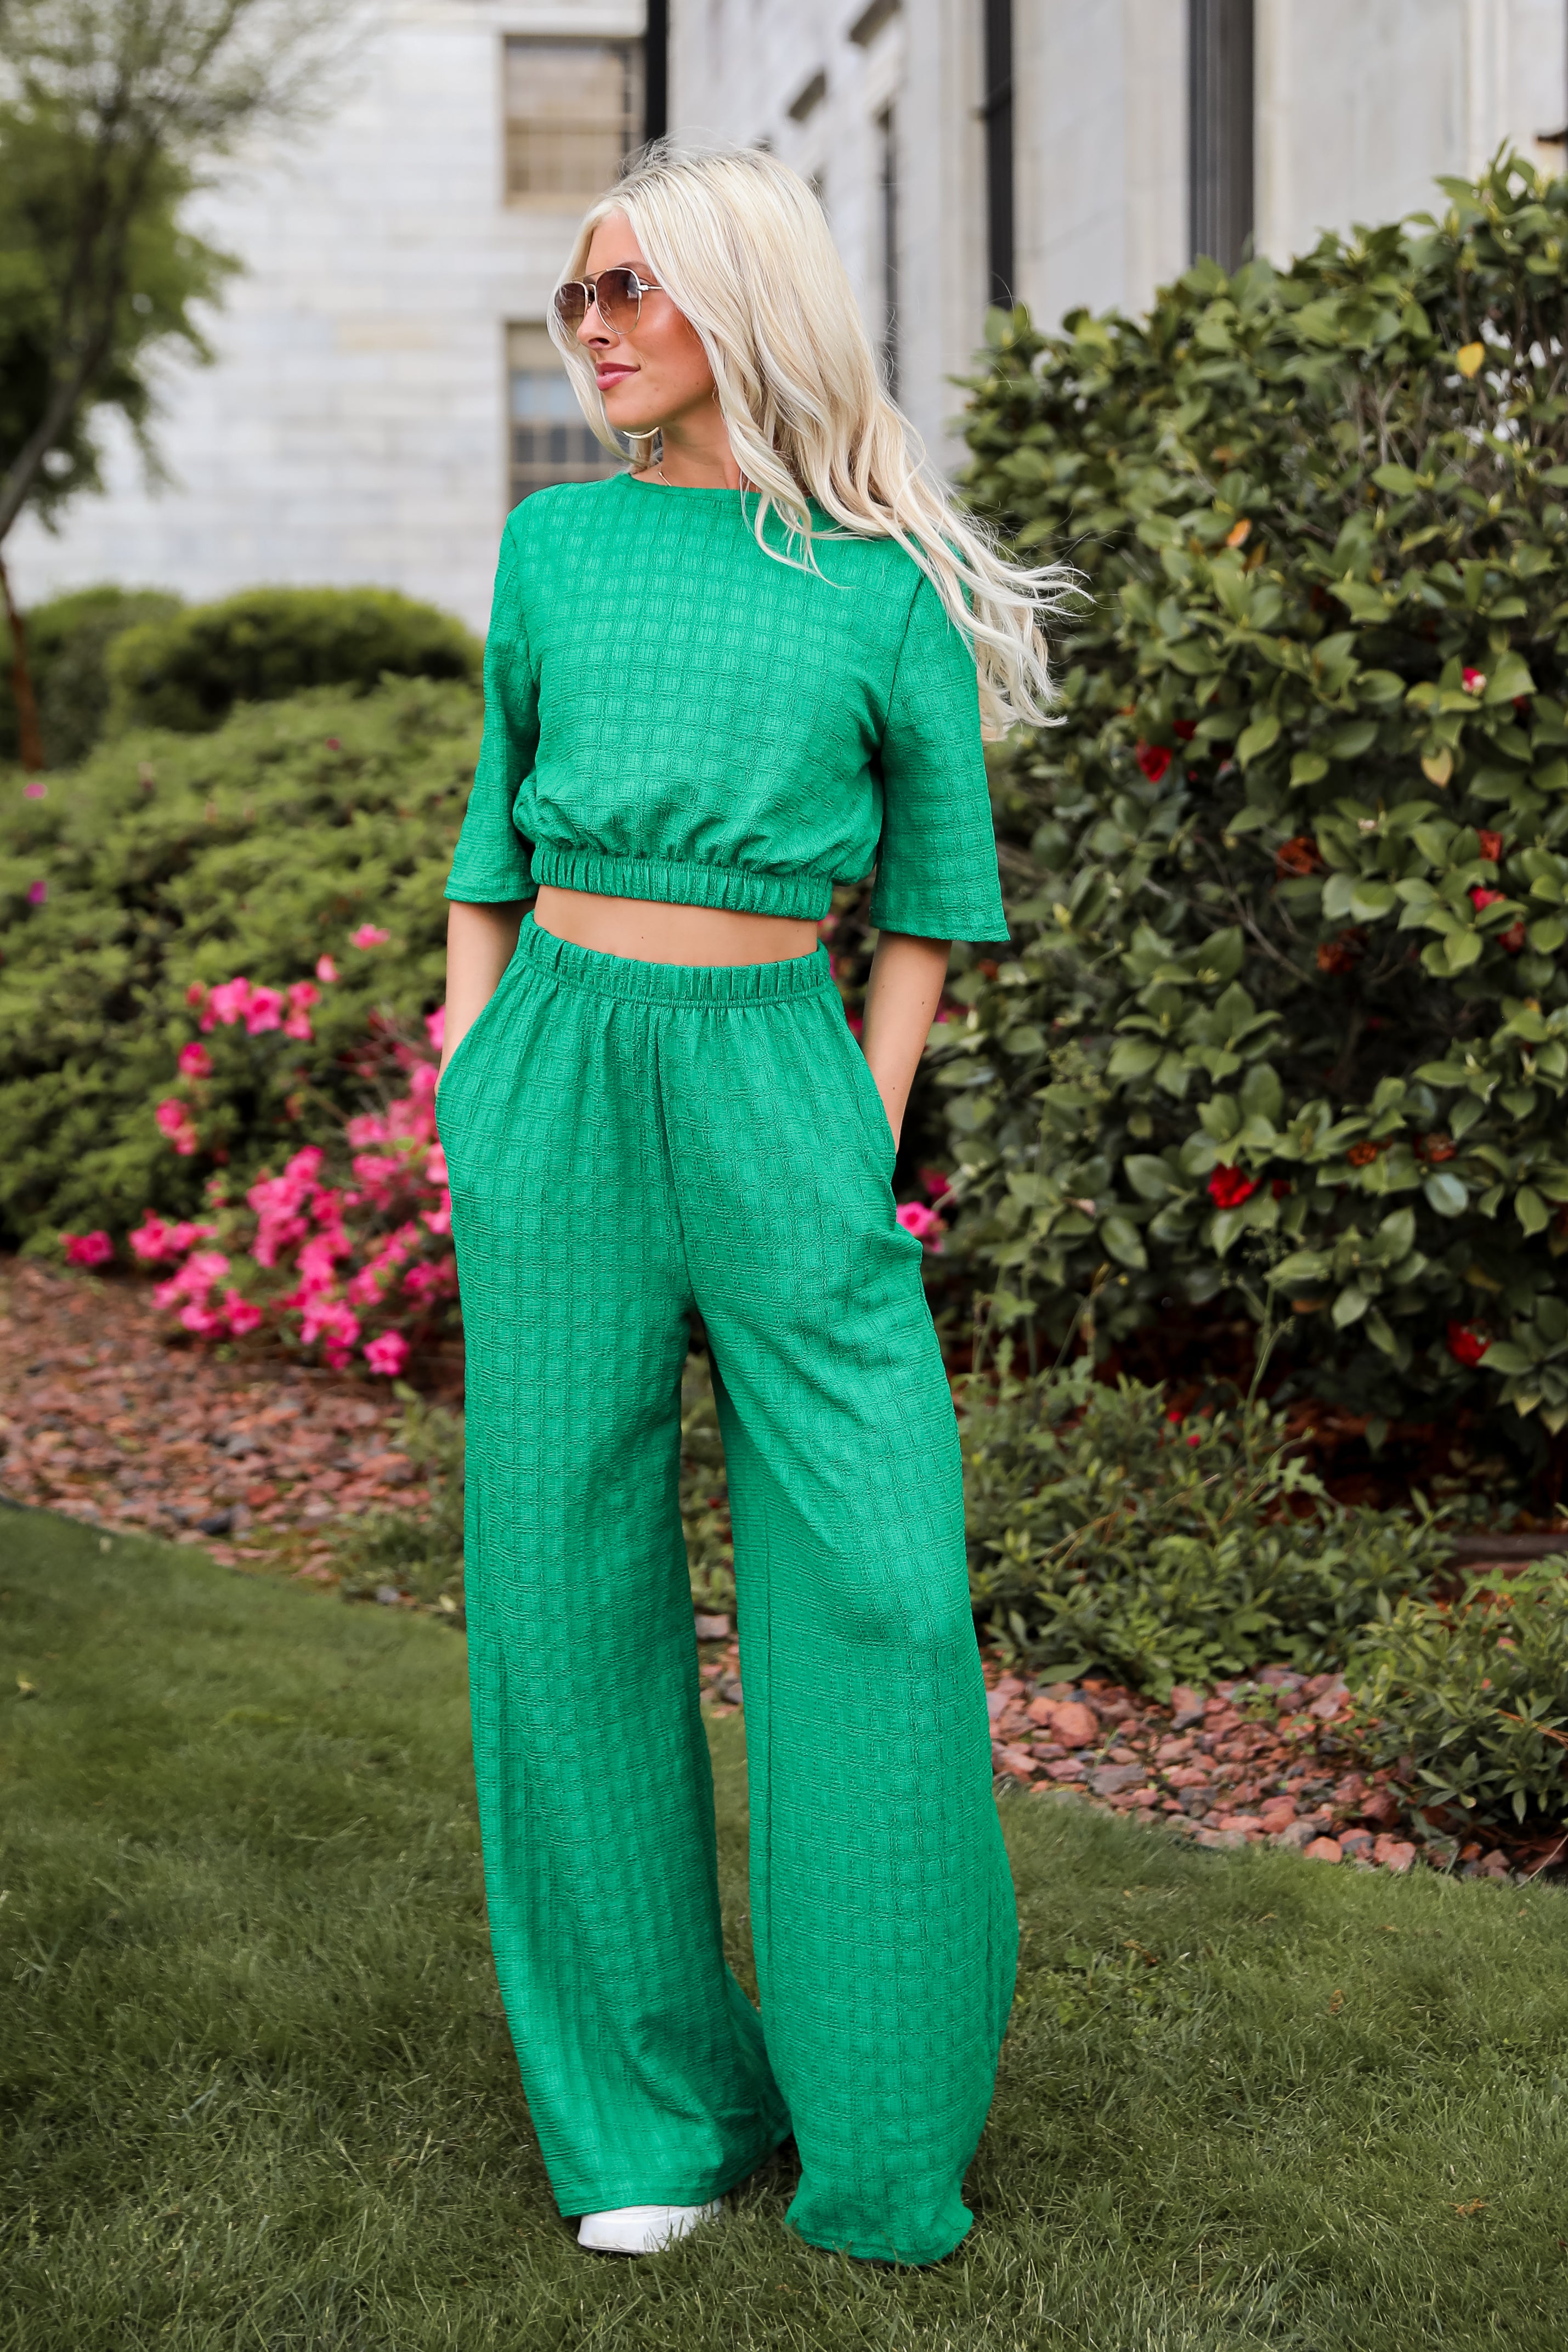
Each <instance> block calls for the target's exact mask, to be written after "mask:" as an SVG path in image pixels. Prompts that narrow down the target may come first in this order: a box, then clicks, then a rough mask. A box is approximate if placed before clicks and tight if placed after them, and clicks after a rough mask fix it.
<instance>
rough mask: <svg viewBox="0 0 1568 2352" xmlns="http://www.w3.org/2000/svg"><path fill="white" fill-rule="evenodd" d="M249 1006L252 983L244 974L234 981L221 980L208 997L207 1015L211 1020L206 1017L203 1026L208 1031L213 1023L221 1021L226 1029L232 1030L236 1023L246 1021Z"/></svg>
mask: <svg viewBox="0 0 1568 2352" xmlns="http://www.w3.org/2000/svg"><path fill="white" fill-rule="evenodd" d="M249 1004H250V982H249V981H248V980H246V977H245V974H244V973H243V972H241V973H239V974H238V975H237V976H236V977H235V979H233V980H221V981H220V982H218V984H217V986H216V988H214V989H213V990H211V991H210V992H209V993H208V996H207V1014H209V1015H210V1016H211V1019H208V1018H207V1017H206V1016H205V1015H204V1017H203V1020H202V1024H201V1025H202V1027H203V1028H204V1029H206V1028H210V1027H211V1025H212V1022H214V1021H221V1022H222V1023H223V1024H224V1027H225V1029H232V1028H233V1027H234V1025H235V1022H236V1021H243V1020H244V1019H245V1016H246V1010H247V1009H248V1007H249Z"/></svg>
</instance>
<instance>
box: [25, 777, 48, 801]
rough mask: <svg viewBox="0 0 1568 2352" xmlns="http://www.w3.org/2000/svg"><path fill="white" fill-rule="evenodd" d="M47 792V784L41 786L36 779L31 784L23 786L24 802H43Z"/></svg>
mask: <svg viewBox="0 0 1568 2352" xmlns="http://www.w3.org/2000/svg"><path fill="white" fill-rule="evenodd" d="M47 790H48V786H47V784H40V783H39V782H37V779H36V778H35V779H34V781H33V782H31V783H29V784H24V785H23V787H22V797H23V799H24V800H29V801H41V800H42V799H43V797H44V794H45V793H47Z"/></svg>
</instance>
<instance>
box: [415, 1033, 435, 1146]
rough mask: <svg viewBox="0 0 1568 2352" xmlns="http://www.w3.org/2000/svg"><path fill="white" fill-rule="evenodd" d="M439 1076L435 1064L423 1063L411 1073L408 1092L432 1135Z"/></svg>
mask: <svg viewBox="0 0 1568 2352" xmlns="http://www.w3.org/2000/svg"><path fill="white" fill-rule="evenodd" d="M432 1018H433V1019H434V1014H433V1015H432ZM437 1076H438V1072H437V1070H436V1067H435V1065H434V1062H421V1063H420V1064H419V1065H418V1066H417V1067H416V1068H415V1069H413V1070H411V1071H410V1073H409V1080H408V1091H409V1095H410V1097H411V1098H412V1100H413V1103H414V1104H415V1106H416V1108H417V1109H418V1110H419V1112H420V1114H421V1120H420V1123H421V1125H422V1126H423V1127H425V1128H426V1130H427V1132H430V1133H434V1109H433V1106H434V1101H435V1081H436V1077H437Z"/></svg>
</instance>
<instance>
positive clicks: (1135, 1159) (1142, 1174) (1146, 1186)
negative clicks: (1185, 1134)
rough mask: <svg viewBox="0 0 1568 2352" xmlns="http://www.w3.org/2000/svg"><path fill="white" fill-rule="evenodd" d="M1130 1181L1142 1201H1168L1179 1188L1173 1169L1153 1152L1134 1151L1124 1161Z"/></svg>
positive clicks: (1124, 1167) (1123, 1164)
mask: <svg viewBox="0 0 1568 2352" xmlns="http://www.w3.org/2000/svg"><path fill="white" fill-rule="evenodd" d="M1122 1166H1123V1169H1124V1171H1125V1173H1126V1178H1127V1181H1128V1183H1129V1184H1130V1185H1131V1186H1132V1188H1133V1190H1134V1192H1136V1194H1137V1195H1138V1198H1139V1199H1140V1200H1141V1201H1168V1200H1169V1199H1170V1197H1171V1195H1172V1193H1173V1192H1176V1190H1177V1187H1176V1184H1175V1183H1174V1181H1172V1178H1171V1171H1170V1170H1169V1169H1168V1168H1167V1167H1166V1163H1165V1161H1164V1160H1156V1159H1155V1155H1154V1154H1153V1152H1149V1151H1134V1152H1132V1153H1131V1154H1129V1156H1128V1157H1127V1158H1126V1159H1125V1160H1123V1162H1122Z"/></svg>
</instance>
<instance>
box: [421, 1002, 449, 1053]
mask: <svg viewBox="0 0 1568 2352" xmlns="http://www.w3.org/2000/svg"><path fill="white" fill-rule="evenodd" d="M424 1034H425V1035H426V1036H427V1037H428V1038H429V1040H430V1042H431V1044H432V1045H434V1048H435V1050H436V1052H437V1053H438V1054H439V1053H440V1051H441V1049H442V1047H443V1045H445V1043H446V1007H445V1005H444V1004H438V1005H437V1006H436V1008H435V1010H434V1013H426V1014H425V1016H424Z"/></svg>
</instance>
